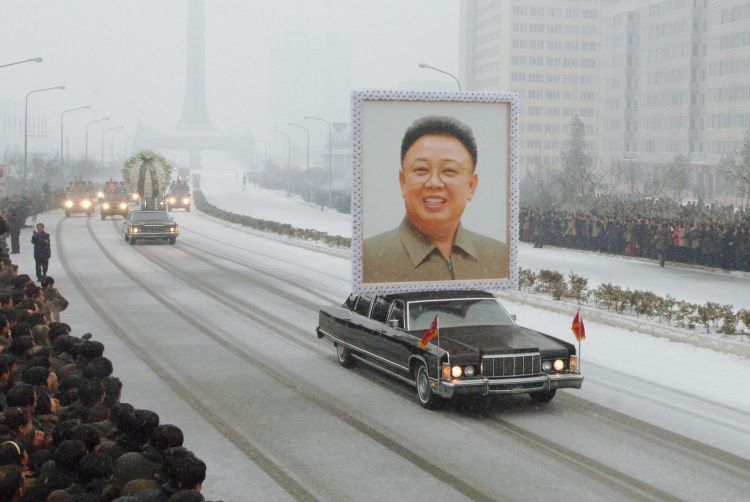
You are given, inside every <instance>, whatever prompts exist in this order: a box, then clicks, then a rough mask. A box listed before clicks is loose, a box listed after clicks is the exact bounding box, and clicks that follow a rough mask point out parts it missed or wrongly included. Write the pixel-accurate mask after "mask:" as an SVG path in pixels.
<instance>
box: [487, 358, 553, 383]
mask: <svg viewBox="0 0 750 502" xmlns="http://www.w3.org/2000/svg"><path fill="white" fill-rule="evenodd" d="M482 366H483V371H484V376H485V377H487V378H507V377H520V376H529V375H538V374H539V373H541V372H542V357H541V355H539V354H538V353H535V354H507V355H499V356H485V357H483V358H482Z"/></svg>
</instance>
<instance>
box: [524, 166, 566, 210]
mask: <svg viewBox="0 0 750 502" xmlns="http://www.w3.org/2000/svg"><path fill="white" fill-rule="evenodd" d="M558 178H559V171H558V170H556V169H554V168H551V167H548V166H542V165H538V164H537V165H533V166H530V167H529V169H528V171H527V173H526V176H525V177H524V179H523V180H522V182H521V200H522V201H523V204H524V205H532V206H538V207H544V208H550V207H553V206H556V205H557V204H559V203H560V199H561V197H562V194H561V190H560V185H559V183H558V182H557V179H558Z"/></svg>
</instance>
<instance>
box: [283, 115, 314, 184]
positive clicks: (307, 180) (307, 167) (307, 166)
mask: <svg viewBox="0 0 750 502" xmlns="http://www.w3.org/2000/svg"><path fill="white" fill-rule="evenodd" d="M288 125H290V126H292V127H297V128H299V129H302V130H303V131H305V134H306V135H307V160H306V161H305V195H308V193H307V192H308V191H309V190H310V131H308V130H307V127H305V126H302V125H299V124H295V123H292V122H289V124H288ZM303 198H304V197H303Z"/></svg>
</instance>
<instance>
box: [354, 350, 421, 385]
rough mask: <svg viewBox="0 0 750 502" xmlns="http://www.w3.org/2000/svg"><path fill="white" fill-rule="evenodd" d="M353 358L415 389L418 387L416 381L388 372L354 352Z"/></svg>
mask: <svg viewBox="0 0 750 502" xmlns="http://www.w3.org/2000/svg"><path fill="white" fill-rule="evenodd" d="M352 357H353V358H354V359H356V360H357V361H361V362H363V363H364V364H366V365H367V366H369V367H371V368H373V369H376V370H380V371H382V372H383V373H386V374H388V375H390V376H392V377H395V378H398V379H399V380H401V381H402V382H406V383H408V384H410V385H412V386H414V387H416V385H417V383H416V382H415V381H414V380H412V379H409V378H406V377H405V376H402V375H399V374H398V373H394V372H392V371H390V370H387V369H385V368H383V367H382V366H378V365H377V364H375V363H373V362H372V361H368V360H367V359H365V358H364V357H359V356H358V355H357V354H355V353H354V352H352Z"/></svg>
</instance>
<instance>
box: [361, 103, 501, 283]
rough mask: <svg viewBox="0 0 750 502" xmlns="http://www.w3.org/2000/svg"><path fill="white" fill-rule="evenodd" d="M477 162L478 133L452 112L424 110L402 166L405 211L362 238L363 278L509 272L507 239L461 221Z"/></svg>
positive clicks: (409, 135) (482, 276)
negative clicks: (396, 221)
mask: <svg viewBox="0 0 750 502" xmlns="http://www.w3.org/2000/svg"><path fill="white" fill-rule="evenodd" d="M476 163H477V146H476V140H475V139H474V134H473V132H472V131H471V129H470V128H469V127H468V126H467V125H466V124H463V123H462V122H459V121H458V120H456V119H454V118H452V117H438V116H428V117H424V118H421V119H418V120H416V121H415V122H414V123H413V124H412V125H411V126H410V127H409V128H408V129H407V131H406V133H405V134H404V138H403V140H402V142H401V170H400V171H399V185H400V187H401V195H402V197H403V199H404V206H405V209H406V215H405V217H404V219H403V221H402V222H401V225H400V226H399V227H398V228H396V229H394V230H391V231H388V232H385V233H382V234H380V235H376V236H374V237H371V238H369V239H366V240H365V241H364V243H363V253H362V265H363V282H364V283H385V282H416V281H418V282H421V281H445V280H467V279H468V280H471V279H479V280H497V279H501V278H506V277H508V275H509V271H508V251H507V247H506V245H505V244H504V243H502V242H500V241H498V240H496V239H492V238H490V237H487V236H485V235H481V234H478V233H475V232H471V231H469V230H467V229H465V228H464V227H463V226H462V225H461V216H462V215H463V212H464V210H465V209H466V205H467V204H468V203H469V201H470V200H471V199H472V197H473V196H474V193H475V191H476V189H477V185H478V183H479V177H478V175H477V173H476V172H475V167H476Z"/></svg>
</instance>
